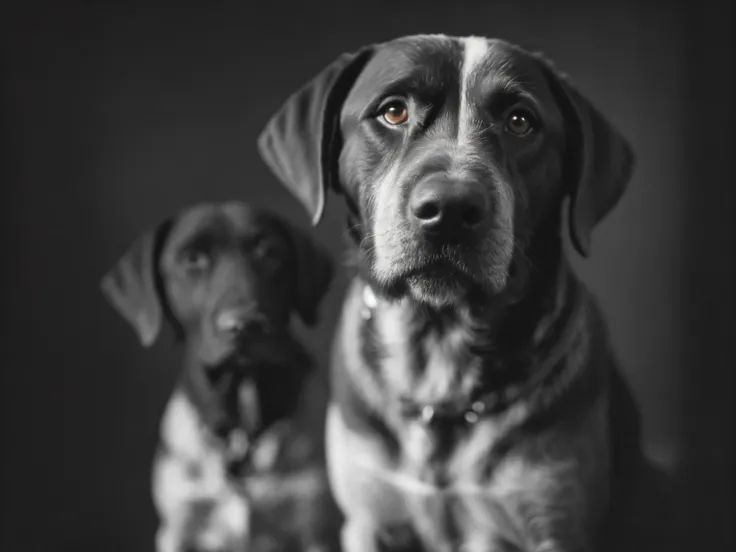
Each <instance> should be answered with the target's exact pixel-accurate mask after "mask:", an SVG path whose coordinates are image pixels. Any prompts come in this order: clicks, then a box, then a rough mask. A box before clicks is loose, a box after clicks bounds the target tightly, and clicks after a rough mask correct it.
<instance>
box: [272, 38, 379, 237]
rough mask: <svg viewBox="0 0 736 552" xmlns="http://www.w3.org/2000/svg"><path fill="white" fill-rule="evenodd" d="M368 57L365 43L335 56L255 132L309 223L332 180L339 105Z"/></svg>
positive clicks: (318, 217) (320, 207) (319, 213)
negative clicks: (262, 127) (261, 129)
mask: <svg viewBox="0 0 736 552" xmlns="http://www.w3.org/2000/svg"><path fill="white" fill-rule="evenodd" d="M371 56H372V48H370V47H369V48H365V49H363V50H360V51H359V52H358V53H355V54H343V55H342V56H340V57H339V58H337V59H336V60H335V61H333V62H332V63H331V64H330V65H328V66H327V67H326V68H325V69H323V70H322V72H320V73H319V74H318V75H317V76H316V77H315V78H313V79H312V80H311V81H310V82H308V83H307V84H305V85H304V86H302V88H300V89H299V90H298V91H297V92H295V93H294V94H293V95H292V96H291V97H289V98H288V99H287V100H286V102H285V103H284V105H283V106H281V108H280V109H279V110H278V112H276V114H275V115H273V117H271V119H270V120H269V121H268V123H267V124H266V127H265V128H264V129H263V131H262V132H261V134H260V136H259V137H258V151H259V153H260V155H261V157H262V158H263V160H264V162H265V163H266V165H268V168H269V169H270V170H271V171H272V172H273V173H274V174H275V175H276V177H277V178H278V179H279V180H280V181H281V183H282V184H283V185H284V186H286V188H287V189H288V190H289V191H290V192H291V193H292V194H293V195H294V196H295V197H296V198H297V199H298V200H299V201H300V202H301V203H302V205H303V206H304V207H305V208H306V210H307V212H308V213H309V216H310V219H311V220H312V224H314V225H316V224H317V223H318V222H319V221H320V220H321V218H322V213H323V211H324V205H325V195H326V191H327V190H328V189H329V188H331V187H336V185H337V159H338V156H339V154H340V152H339V150H340V147H341V138H340V129H339V127H340V121H339V119H340V111H341V109H342V105H343V103H344V102H345V98H346V97H347V95H348V93H349V92H350V89H351V88H352V86H353V84H355V81H356V79H357V78H358V75H360V73H361V71H362V70H363V67H365V64H366V63H367V62H368V60H369V59H370V57H371Z"/></svg>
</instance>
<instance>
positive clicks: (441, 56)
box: [346, 35, 547, 115]
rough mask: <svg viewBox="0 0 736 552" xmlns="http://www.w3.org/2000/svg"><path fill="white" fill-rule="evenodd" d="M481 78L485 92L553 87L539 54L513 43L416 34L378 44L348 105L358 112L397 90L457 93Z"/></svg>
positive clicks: (354, 87)
mask: <svg viewBox="0 0 736 552" xmlns="http://www.w3.org/2000/svg"><path fill="white" fill-rule="evenodd" d="M478 83H481V84H482V85H483V90H484V91H487V90H490V89H497V88H507V87H508V85H509V83H514V84H516V85H518V87H523V88H527V89H528V90H529V91H530V92H540V93H541V94H543V95H544V94H546V92H547V84H546V79H545V77H544V72H543V70H542V66H541V64H540V62H539V59H538V58H537V57H536V56H534V55H532V54H531V53H529V52H527V51H526V50H524V49H522V48H521V47H519V46H516V45H514V44H512V43H510V42H507V41H505V40H502V39H494V38H485V37H476V36H468V37H453V36H447V35H414V36H408V37H401V38H398V39H395V40H392V41H389V42H385V43H382V44H379V45H377V46H376V47H375V51H374V55H373V56H372V58H371V59H370V61H369V62H368V63H367V64H366V66H365V68H364V69H363V71H362V73H361V75H360V76H359V77H358V79H357V80H356V83H355V85H354V86H353V89H352V91H351V92H350V95H349V98H348V100H347V102H346V108H347V111H348V112H350V113H352V114H356V111H357V110H359V109H361V108H362V107H364V106H365V105H366V104H367V103H369V102H371V101H374V100H375V98H376V96H377V95H381V94H386V93H391V92H392V91H394V90H401V91H407V90H409V91H412V90H413V91H417V90H421V91H423V92H425V93H426V92H430V93H433V92H434V93H437V94H452V93H457V92H458V91H460V90H463V89H468V88H469V85H470V84H478ZM346 115H348V113H346Z"/></svg>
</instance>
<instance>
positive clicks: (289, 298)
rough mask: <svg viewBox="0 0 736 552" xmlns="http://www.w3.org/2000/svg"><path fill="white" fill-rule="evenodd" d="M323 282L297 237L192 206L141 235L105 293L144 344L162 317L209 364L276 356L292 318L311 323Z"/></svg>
mask: <svg viewBox="0 0 736 552" xmlns="http://www.w3.org/2000/svg"><path fill="white" fill-rule="evenodd" d="M331 274H332V269H331V263H330V261H329V258H328V257H327V255H326V254H325V253H324V252H323V251H322V250H321V248H319V247H317V246H316V244H314V243H313V242H312V241H311V240H309V239H308V238H307V237H306V236H305V235H304V234H303V233H302V232H301V231H299V230H297V229H295V228H293V227H291V226H289V225H287V224H286V223H285V222H284V221H282V220H280V219H277V218H276V217H275V216H273V215H271V214H268V213H265V212H262V211H257V210H254V209H252V208H250V207H249V206H247V205H245V204H242V203H235V202H232V203H224V204H205V205H197V206H194V207H192V208H189V209H187V210H185V211H183V212H182V213H180V214H179V215H178V216H177V217H176V218H175V219H174V220H173V221H171V222H169V223H166V224H163V225H161V226H160V227H159V228H158V230H157V231H156V232H154V233H151V234H147V235H144V236H143V237H142V238H141V239H140V240H139V241H138V242H137V243H136V244H135V245H134V246H133V248H131V251H129V252H128V254H127V255H126V256H124V257H123V259H121V261H120V262H119V263H118V265H117V266H116V267H115V268H114V269H113V270H112V271H111V272H110V273H109V274H108V275H107V276H106V277H105V279H104V280H103V289H104V290H105V292H106V294H107V296H108V298H109V299H110V300H111V302H112V303H113V304H114V305H115V306H116V307H117V308H118V310H119V311H120V312H121V314H123V316H125V317H126V318H127V319H128V320H129V321H131V322H132V323H133V325H134V327H135V328H136V329H137V330H138V332H139V335H140V337H141V340H142V341H143V343H144V344H150V343H152V342H153V339H154V338H155V336H156V334H158V331H159V329H160V326H161V323H162V318H163V314H164V313H166V312H167V313H168V315H169V318H171V319H172V320H171V321H172V322H173V323H174V325H175V326H176V327H177V329H178V330H179V332H180V333H181V334H182V336H183V337H184V339H185V341H187V343H188V344H189V346H190V348H193V349H194V350H195V351H196V354H197V355H198V356H199V360H200V361H201V362H202V363H203V364H205V365H216V364H218V363H221V362H223V361H224V360H225V359H228V358H231V357H233V355H246V356H247V355H255V356H256V357H263V356H264V355H268V354H270V353H273V354H275V355H278V352H279V347H278V345H277V343H278V341H279V339H281V340H283V337H284V333H285V332H286V330H287V326H288V323H289V320H290V315H291V313H292V312H297V313H298V314H299V315H300V316H301V317H302V318H303V319H304V321H305V322H306V323H308V324H312V323H314V321H315V319H316V309H317V305H318V304H319V302H320V300H321V299H322V297H323V295H324V293H325V292H326V290H327V287H328V285H329V282H330V279H331ZM274 343H276V345H275V344H274Z"/></svg>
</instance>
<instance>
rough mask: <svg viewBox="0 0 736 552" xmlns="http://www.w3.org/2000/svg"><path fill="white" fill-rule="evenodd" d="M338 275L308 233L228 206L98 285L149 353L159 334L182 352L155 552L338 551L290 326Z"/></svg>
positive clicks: (158, 476) (165, 448) (193, 217)
mask: <svg viewBox="0 0 736 552" xmlns="http://www.w3.org/2000/svg"><path fill="white" fill-rule="evenodd" d="M331 276H332V268H331V262H330V260H329V258H328V257H327V255H326V254H325V252H324V251H322V249H321V248H320V247H318V246H317V245H316V244H315V243H313V241H312V240H311V239H309V238H308V237H307V236H306V235H305V234H304V233H303V232H302V231H300V230H298V229H296V228H295V227H292V226H291V225H289V224H287V223H286V222H284V221H283V220H281V219H279V218H277V217H275V216H274V215H272V214H268V213H265V212H263V211H257V210H254V209H253V208H250V207H248V206H247V205H245V204H241V203H235V202H231V203H222V204H202V205H197V206H194V207H191V208H188V209H186V210H184V211H183V212H181V213H179V214H178V215H177V216H175V217H174V218H173V219H172V220H170V221H166V222H164V223H162V224H161V225H160V226H159V227H158V228H157V229H156V230H155V231H153V232H151V233H148V234H145V235H143V236H142V237H141V238H140V239H139V240H138V241H137V242H136V243H135V244H134V245H133V246H132V247H131V249H130V250H129V251H128V253H127V254H126V255H125V256H124V257H123V258H122V259H121V260H120V261H119V262H118V264H117V265H116V266H115V267H114V268H113V269H112V270H111V271H110V272H109V273H108V274H107V275H106V276H105V278H104V279H103V282H102V288H103V291H104V292H105V295H106V297H107V298H108V300H109V301H110V302H111V304H112V305H113V306H114V307H115V308H116V309H117V310H118V311H119V312H120V314H121V315H122V316H123V317H124V318H125V319H126V320H128V321H129V322H130V323H131V324H132V325H133V327H134V328H135V330H136V331H137V333H138V335H139V337H140V340H141V342H142V343H143V345H146V346H148V345H151V344H152V343H153V342H154V341H155V340H156V338H157V335H158V334H159V332H160V330H161V328H162V327H163V325H164V324H168V325H170V326H172V327H173V329H174V331H175V332H176V333H177V335H178V337H179V339H180V341H181V342H182V348H183V353H184V355H183V361H182V366H181V369H180V371H179V372H180V376H179V379H178V384H177V386H176V389H175V391H174V393H173V395H172V396H171V398H170V400H169V403H168V405H167V407H166V411H165V413H164V417H163V420H162V423H161V442H160V446H159V448H158V451H157V453H156V456H155V461H154V470H153V481H152V482H153V498H154V502H155V505H156V508H157V511H158V513H159V516H160V526H159V530H158V533H157V536H156V549H157V551H158V552H185V551H193V550H196V551H200V552H205V551H210V552H214V551H228V552H237V551H243V552H244V551H246V550H247V551H264V552H265V551H286V550H293V551H297V550H312V551H316V550H320V551H327V550H334V549H336V548H335V547H336V546H337V539H338V530H339V524H340V514H339V511H338V510H337V507H336V505H335V504H334V502H333V501H332V498H331V494H330V493H329V490H328V485H327V477H326V473H325V469H324V455H323V452H322V451H323V446H322V444H321V441H322V435H320V434H319V432H318V433H317V434H315V432H314V431H313V428H310V427H308V424H307V423H305V420H309V416H308V415H309V413H310V411H309V409H310V408H313V407H315V406H317V405H316V404H315V401H318V393H317V391H318V390H319V388H318V387H317V386H315V385H313V382H314V379H313V378H314V371H313V365H312V359H311V357H310V355H309V354H308V352H307V350H306V349H304V348H303V347H302V346H301V345H300V344H299V343H298V342H297V340H296V339H295V337H294V335H293V332H292V331H291V330H290V324H289V321H290V318H291V315H292V313H296V314H297V315H298V316H299V317H301V319H302V320H303V321H304V322H305V323H306V324H314V323H315V321H316V319H317V309H318V306H319V303H320V301H321V299H322V297H323V296H324V294H325V292H326V291H327V289H328V286H329V284H330V281H331ZM310 383H312V385H311V386H310ZM315 393H317V394H315ZM305 416H306V417H305Z"/></svg>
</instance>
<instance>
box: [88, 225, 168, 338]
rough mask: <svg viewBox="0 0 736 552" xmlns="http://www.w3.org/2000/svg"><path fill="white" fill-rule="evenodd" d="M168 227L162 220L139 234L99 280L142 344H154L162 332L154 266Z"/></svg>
mask: <svg viewBox="0 0 736 552" xmlns="http://www.w3.org/2000/svg"><path fill="white" fill-rule="evenodd" d="M168 227H169V224H168V223H164V224H162V225H161V226H160V227H159V228H158V229H157V230H156V231H152V232H149V233H147V234H144V235H143V236H141V237H139V238H138V239H137V240H136V241H135V242H134V243H133V245H132V246H131V247H130V249H128V251H127V252H126V253H125V255H123V257H122V258H121V259H120V260H119V261H118V262H117V264H116V265H115V266H114V267H113V268H112V269H110V271H109V272H108V273H107V274H106V275H105V276H104V277H103V278H102V281H101V282H100V287H101V289H102V293H103V294H104V295H105V298H106V299H107V300H108V302H109V303H110V304H111V305H112V306H113V307H114V308H115V309H116V310H117V311H118V313H120V315H121V316H122V317H123V318H124V319H125V320H127V321H128V322H129V323H130V324H131V325H132V326H133V328H134V329H135V331H136V333H137V334H138V337H139V339H140V341H141V344H143V346H144V347H150V346H151V345H153V343H154V342H155V341H156V338H157V337H158V334H159V333H160V331H161V324H162V320H163V306H162V302H161V297H160V294H159V292H158V286H157V279H158V267H157V265H158V256H159V253H160V245H161V243H162V242H163V240H164V239H165V234H166V233H167V231H168Z"/></svg>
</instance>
